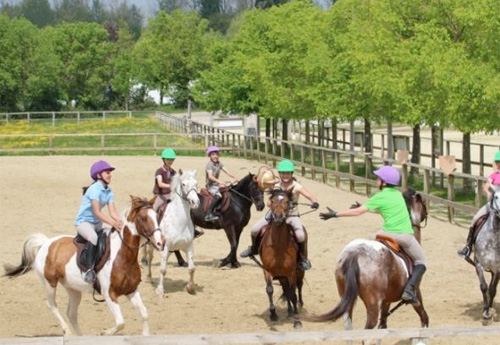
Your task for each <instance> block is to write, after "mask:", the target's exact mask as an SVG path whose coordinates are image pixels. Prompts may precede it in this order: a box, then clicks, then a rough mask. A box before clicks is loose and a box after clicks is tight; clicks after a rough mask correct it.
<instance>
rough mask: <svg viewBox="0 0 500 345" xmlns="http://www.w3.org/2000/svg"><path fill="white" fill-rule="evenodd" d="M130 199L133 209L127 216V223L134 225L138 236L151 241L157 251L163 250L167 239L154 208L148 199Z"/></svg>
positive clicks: (133, 197) (131, 197)
mask: <svg viewBox="0 0 500 345" xmlns="http://www.w3.org/2000/svg"><path fill="white" fill-rule="evenodd" d="M130 199H131V207H130V210H129V212H128V213H127V214H126V221H127V222H130V223H132V224H134V226H135V229H136V230H137V232H138V234H139V235H141V236H142V237H144V238H146V239H147V240H148V241H150V242H151V243H152V244H153V246H154V247H155V248H156V249H158V250H163V247H164V246H165V238H164V237H163V235H162V234H161V230H160V227H159V226H158V220H157V218H156V212H155V211H154V210H153V206H152V205H151V203H150V202H149V201H148V200H146V199H142V198H139V197H136V196H132V195H131V196H130ZM125 224H126V223H125Z"/></svg>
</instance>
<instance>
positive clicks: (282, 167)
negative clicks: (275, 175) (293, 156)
mask: <svg viewBox="0 0 500 345" xmlns="http://www.w3.org/2000/svg"><path fill="white" fill-rule="evenodd" d="M294 171H295V165H294V164H293V162H292V161H291V160H288V159H285V160H282V161H281V162H280V163H279V164H278V172H280V173H286V172H289V173H293V172H294Z"/></svg>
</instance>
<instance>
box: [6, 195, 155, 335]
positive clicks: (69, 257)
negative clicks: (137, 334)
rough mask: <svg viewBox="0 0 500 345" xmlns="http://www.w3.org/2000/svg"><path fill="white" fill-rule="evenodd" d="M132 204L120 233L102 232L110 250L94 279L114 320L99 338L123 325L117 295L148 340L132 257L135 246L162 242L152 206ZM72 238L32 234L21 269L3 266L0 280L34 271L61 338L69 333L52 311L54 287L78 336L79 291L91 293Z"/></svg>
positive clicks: (136, 266) (140, 202)
mask: <svg viewBox="0 0 500 345" xmlns="http://www.w3.org/2000/svg"><path fill="white" fill-rule="evenodd" d="M131 199H132V203H131V206H130V207H128V208H127V209H125V210H124V211H123V212H122V213H121V218H122V220H123V223H124V226H123V228H122V229H121V230H119V231H117V230H109V229H108V230H103V231H106V236H108V237H109V246H110V251H109V259H108V260H107V261H106V262H105V263H104V266H103V267H102V268H101V269H100V270H99V271H98V272H97V278H98V280H99V283H100V286H101V293H102V296H103V297H104V300H105V301H106V303H107V305H108V307H109V309H110V310H111V313H112V314H113V316H114V317H115V326H114V327H111V328H109V329H107V330H105V331H103V333H102V334H105V335H112V334H116V333H117V332H118V331H120V330H121V329H123V327H124V326H125V323H124V320H123V315H122V312H121V309H120V306H119V304H118V297H120V296H122V295H125V296H127V298H128V299H129V300H130V302H131V303H132V305H133V306H134V307H135V308H136V309H138V310H139V312H140V314H141V318H142V334H143V335H149V321H148V319H149V317H148V311H147V309H146V307H145V306H144V303H143V302H142V299H141V295H140V293H139V290H138V286H139V283H140V282H141V269H140V267H139V263H138V260H137V257H138V253H139V248H140V246H141V245H142V244H144V243H145V242H146V241H150V242H151V243H152V244H153V245H154V246H155V248H156V249H158V250H161V249H163V246H164V239H163V236H162V235H161V232H160V230H159V227H158V221H157V219H156V212H154V211H153V209H152V207H151V204H150V203H149V202H148V201H147V200H145V199H141V198H137V197H132V196H131ZM73 239H74V237H73V236H64V235H63V236H56V237H52V238H48V237H46V236H45V235H43V234H40V233H36V234H33V235H31V236H30V237H28V239H27V240H26V241H25V242H24V246H23V253H22V259H21V264H20V265H18V266H9V265H5V276H7V277H11V278H15V277H18V276H20V275H23V274H25V273H27V272H29V271H31V270H32V269H33V268H34V270H35V271H36V272H37V274H38V275H39V276H40V278H41V280H42V283H43V285H44V287H45V289H46V292H47V305H48V307H49V309H50V311H51V312H52V313H53V314H54V316H55V317H56V319H57V321H58V322H59V324H60V326H61V327H62V330H63V332H64V335H71V334H72V331H71V329H70V327H69V325H68V324H67V323H66V321H65V319H64V317H63V316H62V315H61V313H60V312H59V309H58V308H57V304H56V288H57V285H58V284H61V285H62V286H63V287H64V288H65V289H66V292H67V293H68V309H67V312H66V316H67V317H68V319H69V322H70V323H71V326H72V327H73V330H74V332H75V333H76V334H77V335H81V334H82V332H81V331H80V327H79V325H78V306H79V305H80V301H81V299H82V292H92V290H93V288H92V285H91V284H88V283H85V281H84V280H83V275H82V273H81V271H80V269H79V268H78V266H77V262H76V253H77V247H76V246H75V244H74V242H73ZM26 321H27V322H28V320H26ZM27 324H29V322H28V323H27Z"/></svg>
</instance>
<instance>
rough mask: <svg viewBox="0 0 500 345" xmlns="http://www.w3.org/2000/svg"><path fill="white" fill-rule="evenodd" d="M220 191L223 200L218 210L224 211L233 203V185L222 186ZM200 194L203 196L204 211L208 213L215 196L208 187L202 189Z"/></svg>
mask: <svg viewBox="0 0 500 345" xmlns="http://www.w3.org/2000/svg"><path fill="white" fill-rule="evenodd" d="M219 192H220V193H221V195H222V202H221V204H220V206H219V208H218V210H217V211H218V212H219V213H222V212H225V211H227V209H228V208H229V205H230V204H231V187H220V188H219ZM200 195H201V196H202V197H203V204H202V205H201V207H202V210H203V213H207V212H208V209H209V207H210V205H212V201H214V196H213V195H212V194H211V193H210V192H209V191H208V189H206V188H201V189H200Z"/></svg>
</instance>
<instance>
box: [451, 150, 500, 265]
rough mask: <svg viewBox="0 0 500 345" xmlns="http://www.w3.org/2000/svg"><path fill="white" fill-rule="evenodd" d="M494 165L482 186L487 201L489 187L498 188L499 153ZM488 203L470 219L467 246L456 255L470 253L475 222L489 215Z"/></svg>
mask: <svg viewBox="0 0 500 345" xmlns="http://www.w3.org/2000/svg"><path fill="white" fill-rule="evenodd" d="M493 159H494V160H495V163H494V164H493V169H495V171H494V172H492V173H491V174H490V176H488V181H487V182H486V183H485V184H483V190H484V192H485V194H486V195H487V198H488V201H489V200H490V199H491V190H490V186H498V185H500V151H497V153H495V156H494V158H493ZM488 205H489V202H487V203H486V205H484V206H483V207H481V208H480V209H479V211H477V213H476V214H475V216H474V218H472V221H471V224H470V227H469V235H468V236H467V244H466V245H465V247H463V248H461V249H459V250H458V255H460V256H463V257H464V258H466V257H467V258H468V257H469V255H470V254H471V251H472V245H473V244H474V239H475V238H476V231H477V230H479V229H478V227H477V226H475V224H476V222H477V221H478V220H479V219H480V218H482V217H483V216H486V215H487V214H488V213H489V206H488Z"/></svg>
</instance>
